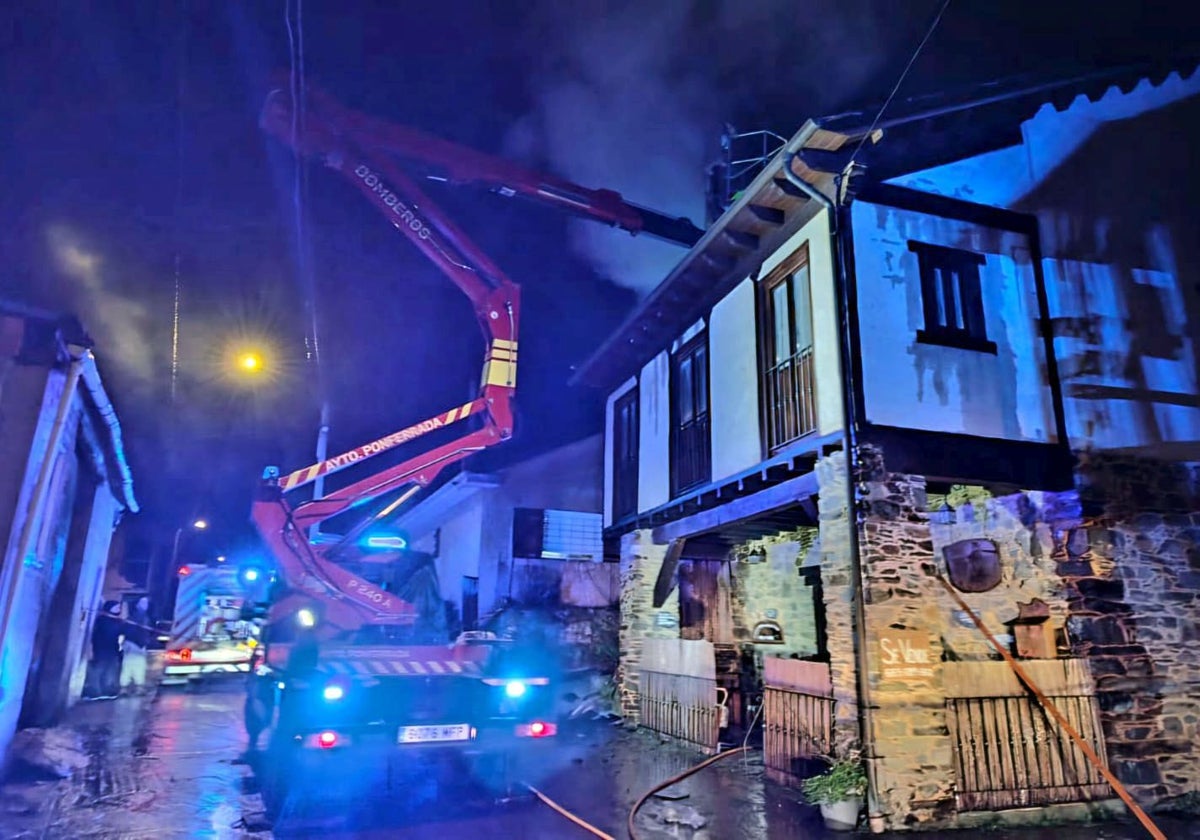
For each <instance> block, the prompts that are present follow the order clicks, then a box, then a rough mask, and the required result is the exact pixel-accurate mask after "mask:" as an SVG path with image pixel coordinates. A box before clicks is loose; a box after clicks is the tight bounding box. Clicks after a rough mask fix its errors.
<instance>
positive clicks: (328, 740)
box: [317, 731, 338, 749]
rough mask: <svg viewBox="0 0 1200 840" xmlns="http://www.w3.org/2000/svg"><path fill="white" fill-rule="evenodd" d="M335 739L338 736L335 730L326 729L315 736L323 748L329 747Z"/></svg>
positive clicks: (334, 742)
mask: <svg viewBox="0 0 1200 840" xmlns="http://www.w3.org/2000/svg"><path fill="white" fill-rule="evenodd" d="M337 741H338V736H337V733H336V732H328V731H326V732H322V733H321V734H320V735H318V736H317V743H318V744H320V745H321V746H322V747H323V748H325V749H329V748H330V747H332V746H334V745H335V744H336V743H337Z"/></svg>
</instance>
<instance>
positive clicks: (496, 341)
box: [492, 338, 517, 350]
mask: <svg viewBox="0 0 1200 840" xmlns="http://www.w3.org/2000/svg"><path fill="white" fill-rule="evenodd" d="M492 346H493V347H503V348H504V349H505V350H516V349H517V342H515V341H511V340H509V339H507V338H493V339H492Z"/></svg>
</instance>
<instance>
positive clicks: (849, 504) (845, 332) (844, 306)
mask: <svg viewBox="0 0 1200 840" xmlns="http://www.w3.org/2000/svg"><path fill="white" fill-rule="evenodd" d="M810 127H811V128H810ZM816 129H817V125H816V124H815V123H813V122H812V121H811V120H810V121H809V122H808V123H806V124H805V126H804V128H802V129H801V130H800V132H799V133H798V134H797V135H796V136H795V137H794V138H793V139H792V140H791V141H790V142H789V143H788V144H787V146H786V147H785V148H784V153H783V167H782V169H783V175H784V177H785V178H787V180H788V182H789V183H791V184H792V185H793V186H794V187H796V188H797V189H799V190H801V191H802V192H804V193H805V194H806V195H808V196H809V198H811V199H813V200H814V201H816V202H818V203H819V204H821V205H822V206H824V208H825V210H826V215H827V217H828V219H829V244H830V256H831V258H832V260H833V276H834V282H836V283H837V287H838V295H837V298H836V300H837V308H838V327H839V329H840V330H841V336H840V341H839V342H838V344H839V345H840V353H839V355H840V362H841V367H842V375H841V376H840V377H839V380H840V382H841V388H842V434H843V444H842V449H843V451H844V452H845V453H846V520H847V524H848V526H849V531H850V534H849V536H850V580H851V581H852V584H851V585H852V587H853V589H852V592H851V597H852V605H853V610H854V646H855V648H856V650H855V654H856V657H855V658H856V660H857V661H856V662H855V669H854V671H855V675H856V677H857V679H856V686H857V689H858V697H857V701H858V703H857V705H858V725H859V731H860V733H861V737H862V742H863V752H864V754H865V758H866V764H867V778H868V780H869V783H868V787H867V817H868V821H869V824H870V829H871V832H872V833H874V834H881V833H883V830H884V825H883V813H882V811H881V810H880V807H879V785H878V773H877V772H876V766H875V765H876V761H877V758H876V755H875V729H874V725H873V719H872V715H871V683H870V676H869V674H868V673H867V662H868V657H867V627H866V618H867V616H866V601H865V599H864V597H863V586H864V581H863V572H862V549H861V546H860V544H859V535H858V513H859V505H858V498H857V496H858V492H857V482H856V481H855V468H856V466H857V456H858V435H857V433H856V428H855V422H854V418H855V417H856V416H857V413H858V409H857V406H856V405H855V402H854V395H855V388H854V382H853V378H854V363H853V362H854V360H853V358H852V355H851V350H850V346H851V342H850V339H851V334H850V291H849V278H848V277H847V275H846V259H845V255H844V253H843V248H844V243H845V239H844V237H842V236H841V235H840V234H841V223H842V221H844V220H843V219H842V215H843V210H844V209H845V208H844V206H843V205H842V204H841V203H840V202H839V201H838V200H837V199H838V196H840V194H841V176H839V177H838V179H837V180H836V181H835V182H834V183H835V187H834V198H832V199H831V198H830V197H829V196H827V195H825V193H823V192H821V191H820V190H818V189H817V188H816V187H814V186H813V185H812V184H810V183H808V182H807V181H805V180H804V179H803V178H801V177H800V176H798V175H797V174H796V172H795V170H793V169H792V162H793V161H794V160H795V159H796V157H797V155H798V154H799V153H800V150H801V149H802V148H803V147H804V144H805V142H806V141H807V140H808V137H809V136H811V134H812V132H813V131H815V130H816ZM851 166H853V162H851Z"/></svg>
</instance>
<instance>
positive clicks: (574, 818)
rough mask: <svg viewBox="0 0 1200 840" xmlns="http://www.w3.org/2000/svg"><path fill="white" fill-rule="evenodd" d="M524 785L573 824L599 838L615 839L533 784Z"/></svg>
mask: <svg viewBox="0 0 1200 840" xmlns="http://www.w3.org/2000/svg"><path fill="white" fill-rule="evenodd" d="M525 787H527V788H529V792H530V793H532V794H533V795H534V796H536V797H537V798H538V799H540V800H541V801H542V802H544V803H545V804H546V805H549V806H550V807H551V808H553V809H554V810H555V811H558V813H560V814H562V815H563V816H564V817H566V818H567V819H569V820H570V821H571V822H573V823H575V825H577V826H579V827H580V828H582V829H584V830H585V831H590V832H591V833H592V834H595V835H596V836H597V837H599V838H601V840H617V839H616V838H615V837H613V836H612V835H611V834H605V833H604V832H603V831H601V830H600V829H598V828H596V826H594V825H592V824H591V823H589V822H586V821H584V820H582V819H580V818H579V817H577V816H575V815H574V814H572V813H571V812H570V811H568V810H567V809H566V808H564V807H563V806H561V805H559V804H558V803H557V802H555V801H554V800H553V799H551V798H550V797H549V796H546V794H544V793H542V792H541V791H540V790H538V789H537V788H535V787H534V786H533V785H529V784H527V785H525Z"/></svg>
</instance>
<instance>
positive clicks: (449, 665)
mask: <svg viewBox="0 0 1200 840" xmlns="http://www.w3.org/2000/svg"><path fill="white" fill-rule="evenodd" d="M446 667H447V668H449V669H450V670H451V671H452V672H453V673H455V674H461V673H462V666H461V665H459V664H458V663H457V662H447V663H446Z"/></svg>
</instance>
